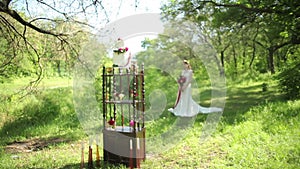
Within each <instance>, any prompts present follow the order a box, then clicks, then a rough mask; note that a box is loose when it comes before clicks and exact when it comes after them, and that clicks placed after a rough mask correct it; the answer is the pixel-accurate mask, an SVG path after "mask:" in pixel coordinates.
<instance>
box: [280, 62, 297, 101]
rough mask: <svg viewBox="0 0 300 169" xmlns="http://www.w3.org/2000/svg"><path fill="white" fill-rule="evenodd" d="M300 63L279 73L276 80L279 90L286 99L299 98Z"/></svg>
mask: <svg viewBox="0 0 300 169" xmlns="http://www.w3.org/2000/svg"><path fill="white" fill-rule="evenodd" d="M299 67H300V63H297V64H295V65H293V66H290V67H288V68H286V69H284V70H283V71H281V72H280V73H279V74H278V76H277V78H278V80H279V88H280V90H281V92H282V93H283V94H284V95H285V96H286V97H287V99H291V100H293V99H298V98H300V69H299Z"/></svg>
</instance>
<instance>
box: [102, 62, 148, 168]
mask: <svg viewBox="0 0 300 169" xmlns="http://www.w3.org/2000/svg"><path fill="white" fill-rule="evenodd" d="M102 85H103V86H102V94H103V96H102V97H103V102H102V103H103V123H104V129H103V144H104V161H107V162H110V163H115V164H125V165H126V166H129V167H130V168H139V166H140V161H141V160H145V157H146V153H145V121H144V116H145V89H144V86H145V82H144V65H143V64H142V66H141V70H139V69H138V67H137V66H136V65H132V67H131V68H130V69H126V68H121V67H103V74H102Z"/></svg>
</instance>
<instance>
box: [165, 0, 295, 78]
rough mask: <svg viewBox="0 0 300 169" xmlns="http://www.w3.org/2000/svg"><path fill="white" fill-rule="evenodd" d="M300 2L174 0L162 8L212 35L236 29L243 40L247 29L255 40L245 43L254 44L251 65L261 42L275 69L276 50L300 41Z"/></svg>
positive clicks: (286, 0) (215, 36)
mask: <svg viewBox="0 0 300 169" xmlns="http://www.w3.org/2000/svg"><path fill="white" fill-rule="evenodd" d="M299 6H300V4H299V3H298V2H297V1H290V0H282V1H260V0H238V1H231V0H229V1H228V0H220V1H213V0H197V1H189V0H182V1H176V0H174V1H172V3H170V4H168V5H165V6H164V7H163V8H162V10H163V13H164V14H165V16H166V17H168V18H178V17H181V18H183V19H189V20H193V21H194V22H197V23H199V25H203V26H205V27H209V30H210V32H211V33H213V34H212V35H213V36H212V39H218V38H219V37H218V35H220V34H218V33H217V34H216V33H214V32H220V33H221V35H222V36H224V37H223V38H222V39H224V40H225V39H227V38H228V36H227V35H230V36H231V35H232V33H233V32H235V37H236V38H238V39H239V40H241V41H242V40H243V39H242V35H243V34H242V33H247V34H246V35H247V36H249V37H250V38H249V40H250V41H252V42H255V43H252V45H250V43H248V42H247V43H245V44H244V45H243V46H245V45H246V46H248V47H251V46H252V48H253V49H252V50H253V51H254V52H253V53H252V57H251V58H252V59H250V65H252V63H253V61H254V60H253V59H255V58H256V57H255V56H256V55H255V52H257V50H256V49H258V48H257V45H258V46H260V47H262V48H264V50H266V51H267V53H268V54H267V61H268V70H269V71H270V72H271V73H275V64H274V62H275V61H274V54H275V53H276V52H278V50H280V49H282V48H284V47H294V46H297V45H299V44H300V33H299V29H300V20H299V18H300V7H299ZM245 30H250V31H248V32H246V31H245ZM226 34H227V35H226ZM225 35H226V36H225ZM251 39H252V40H251ZM216 41H217V40H216ZM221 42H222V43H221V44H222V45H223V46H225V47H226V46H227V45H226V42H225V41H223V40H222V41H221ZM224 43H225V45H224ZM248 47H247V48H248ZM234 48H235V49H237V48H238V47H234ZM223 49H225V48H223ZM244 49H246V48H244ZM220 51H222V50H220ZM240 55H242V56H243V54H240ZM222 57H223V58H224V55H223V56H222V53H221V60H222Z"/></svg>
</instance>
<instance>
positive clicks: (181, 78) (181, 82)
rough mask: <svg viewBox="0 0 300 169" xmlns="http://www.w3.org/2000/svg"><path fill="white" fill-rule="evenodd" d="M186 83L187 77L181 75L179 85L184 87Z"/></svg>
mask: <svg viewBox="0 0 300 169" xmlns="http://www.w3.org/2000/svg"><path fill="white" fill-rule="evenodd" d="M185 82H186V77H184V76H182V75H180V76H179V78H178V80H177V83H179V85H180V86H183V84H184V83H185Z"/></svg>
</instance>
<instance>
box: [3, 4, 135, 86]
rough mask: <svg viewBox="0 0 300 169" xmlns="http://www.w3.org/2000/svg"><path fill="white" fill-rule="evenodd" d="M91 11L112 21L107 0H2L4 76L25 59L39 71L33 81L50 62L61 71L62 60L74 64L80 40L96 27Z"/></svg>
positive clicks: (82, 40) (93, 14)
mask: <svg viewBox="0 0 300 169" xmlns="http://www.w3.org/2000/svg"><path fill="white" fill-rule="evenodd" d="M137 2H138V1H135V3H136V4H137ZM115 5H118V4H115ZM119 5H121V1H120V4H119ZM91 14H92V16H93V17H95V18H98V20H97V21H98V22H100V23H101V22H103V23H107V22H108V21H109V17H108V13H107V9H106V8H105V6H104V5H103V0H87V1H84V0H72V1H68V0H67V1H66V0H61V1H42V0H36V1H29V0H23V1H20V0H19V1H18V0H15V1H13V0H0V34H1V36H0V37H1V38H0V43H1V44H3V46H1V50H0V76H2V77H4V78H5V77H7V76H10V75H12V74H15V72H14V71H12V69H13V70H16V69H18V68H19V67H20V64H22V63H21V62H20V61H21V60H23V61H24V59H25V60H26V62H27V63H30V64H31V66H30V67H31V68H32V69H31V68H30V70H31V71H34V70H35V73H36V74H37V79H36V80H35V81H34V82H33V83H32V84H37V83H38V82H39V81H40V80H41V78H42V76H43V73H44V71H45V68H46V67H47V66H46V65H49V64H50V65H51V64H54V65H56V67H57V70H58V71H59V70H60V67H61V63H62V61H63V62H66V64H65V65H69V66H72V63H73V62H74V61H75V60H76V59H78V52H79V50H80V47H81V46H80V44H82V43H83V42H84V41H85V40H86V39H87V38H88V33H90V32H91V29H93V28H95V27H94V26H93V25H90V24H89V22H88V20H87V19H86V18H88V17H90V16H91ZM31 73H33V72H31Z"/></svg>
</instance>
